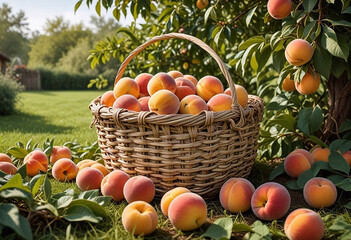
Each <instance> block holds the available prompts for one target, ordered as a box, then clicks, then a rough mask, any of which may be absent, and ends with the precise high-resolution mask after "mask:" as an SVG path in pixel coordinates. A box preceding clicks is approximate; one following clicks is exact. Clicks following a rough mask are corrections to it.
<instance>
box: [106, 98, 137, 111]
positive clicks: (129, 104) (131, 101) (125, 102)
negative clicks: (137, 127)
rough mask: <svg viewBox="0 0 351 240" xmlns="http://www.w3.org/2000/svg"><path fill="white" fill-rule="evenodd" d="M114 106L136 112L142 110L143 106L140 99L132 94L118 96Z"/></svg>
mask: <svg viewBox="0 0 351 240" xmlns="http://www.w3.org/2000/svg"><path fill="white" fill-rule="evenodd" d="M113 108H124V109H128V110H130V111H135V112H140V111H141V106H140V103H139V102H138V99H136V98H135V97H134V96H133V95H130V94H125V95H122V96H120V97H119V98H117V99H116V101H115V102H114V103H113Z"/></svg>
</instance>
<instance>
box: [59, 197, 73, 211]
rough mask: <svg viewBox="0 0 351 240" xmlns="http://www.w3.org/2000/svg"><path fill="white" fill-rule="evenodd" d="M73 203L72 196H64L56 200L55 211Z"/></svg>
mask: <svg viewBox="0 0 351 240" xmlns="http://www.w3.org/2000/svg"><path fill="white" fill-rule="evenodd" d="M72 201H73V196H70V195H68V196H67V195H66V196H62V197H60V198H59V199H57V209H60V208H65V207H68V206H69V205H70V204H71V202H72Z"/></svg>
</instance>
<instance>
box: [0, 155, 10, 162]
mask: <svg viewBox="0 0 351 240" xmlns="http://www.w3.org/2000/svg"><path fill="white" fill-rule="evenodd" d="M0 162H8V163H12V160H11V158H10V157H9V156H7V155H6V154H5V153H0Z"/></svg>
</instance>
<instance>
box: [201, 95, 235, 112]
mask: <svg viewBox="0 0 351 240" xmlns="http://www.w3.org/2000/svg"><path fill="white" fill-rule="evenodd" d="M207 106H208V110H209V111H213V112H220V111H229V110H230V109H231V108H232V97H231V96H228V95H227V94H224V93H220V94H217V95H214V96H213V97H212V98H211V99H210V100H209V101H208V103H207Z"/></svg>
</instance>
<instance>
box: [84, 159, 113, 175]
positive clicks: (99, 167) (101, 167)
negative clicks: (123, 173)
mask: <svg viewBox="0 0 351 240" xmlns="http://www.w3.org/2000/svg"><path fill="white" fill-rule="evenodd" d="M77 167H78V171H80V170H82V169H83V168H86V167H92V168H96V169H97V170H99V171H100V172H101V173H102V174H103V175H104V176H106V175H107V174H109V172H110V171H109V170H108V169H107V168H106V167H105V166H104V165H103V164H101V163H98V162H96V161H94V160H90V159H85V160H82V161H80V162H79V163H78V164H77Z"/></svg>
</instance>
